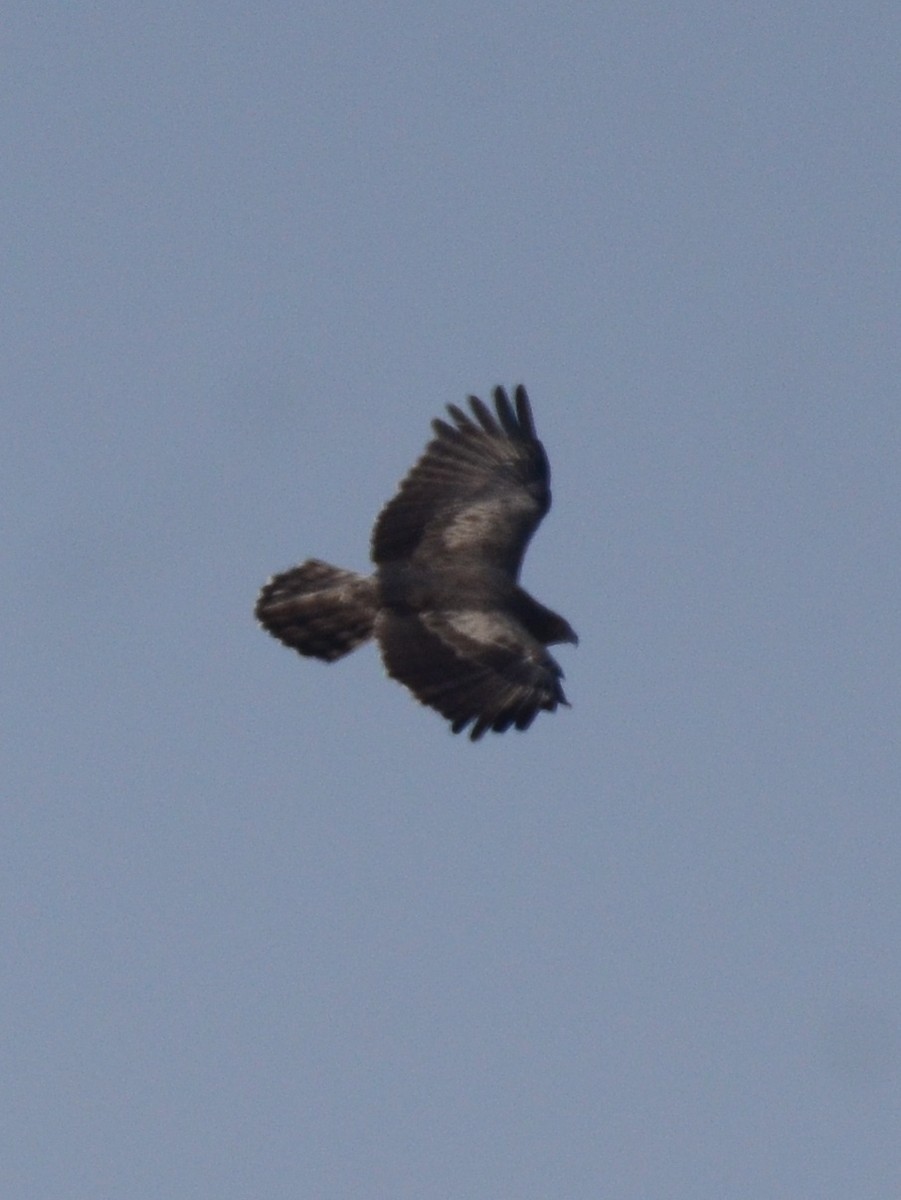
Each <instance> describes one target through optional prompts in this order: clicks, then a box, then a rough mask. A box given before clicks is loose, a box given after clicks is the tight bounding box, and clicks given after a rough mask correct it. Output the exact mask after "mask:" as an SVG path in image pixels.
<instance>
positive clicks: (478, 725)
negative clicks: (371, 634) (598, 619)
mask: <svg viewBox="0 0 901 1200" xmlns="http://www.w3.org/2000/svg"><path fill="white" fill-rule="evenodd" d="M378 637H379V643H380V645H381V650H382V658H383V661H384V663H385V668H386V670H387V671H388V674H389V675H391V676H392V677H393V678H394V679H397V680H399V681H400V682H401V683H403V684H404V685H405V686H406V687H408V688H409V689H410V691H411V692H412V693H413V695H414V696H416V698H417V699H418V700H419V701H421V702H422V703H423V704H427V705H429V706H430V707H432V708H435V709H437V710H438V712H440V713H441V714H442V716H444V717H446V718H447V719H448V720H449V721H450V722H451V725H452V727H453V731H454V733H459V732H460V731H461V730H463V729H465V728H466V727H467V726H470V725H471V726H472V728H471V731H470V735H469V736H470V738H471V739H472V740H473V741H476V740H477V739H478V738H480V737H481V736H482V734H483V733H484V732H485V731H486V730H488V729H492V730H494V731H495V732H496V733H502V732H503V731H504V730H506V729H509V728H510V726H511V725H514V726H515V727H516V728H517V729H526V728H528V726H529V725H531V723H532V721H533V720H534V719H535V717H536V715H537V714H538V713H539V712H541V711H545V712H553V711H554V709H556V707H557V705H558V704H567V705H568V703H569V702H568V701H567V699H566V697H565V695H564V694H563V688H562V685H561V680H562V678H563V672H562V671H561V669H560V667H559V665H558V664H557V663H556V662H555V660H554V659H553V658H552V657H551V655H550V654H548V652H547V651H546V650H545V648H544V647H543V646H542V645H541V644H540V643H539V642H537V641H536V640H535V639H534V638H532V637H531V636H530V635H529V634H528V633H526V631H525V630H523V629H522V627H521V626H520V625H519V623H518V622H517V621H515V620H514V619H513V618H511V617H509V616H508V615H507V614H506V613H504V612H502V611H499V612H484V611H480V610H479V611H460V612H424V613H417V614H409V615H403V616H401V615H398V614H394V613H390V612H388V613H383V614H382V615H381V616H380V618H379V629H378Z"/></svg>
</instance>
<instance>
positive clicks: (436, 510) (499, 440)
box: [255, 387, 577, 740]
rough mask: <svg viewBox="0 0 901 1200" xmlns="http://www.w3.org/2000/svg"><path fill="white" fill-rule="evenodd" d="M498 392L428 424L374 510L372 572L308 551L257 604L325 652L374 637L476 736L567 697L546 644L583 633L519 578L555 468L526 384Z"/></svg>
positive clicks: (266, 620) (285, 636) (390, 667)
mask: <svg viewBox="0 0 901 1200" xmlns="http://www.w3.org/2000/svg"><path fill="white" fill-rule="evenodd" d="M494 400H495V408H496V413H497V415H496V416H495V415H494V414H492V413H491V412H490V411H489V409H488V408H487V407H486V405H485V404H483V403H482V401H481V400H479V399H478V398H477V397H475V396H470V398H469V402H470V407H471V408H472V413H473V416H469V415H468V414H467V413H465V412H463V410H462V409H459V408H457V407H456V406H454V405H449V406H448V411H449V413H450V415H451V417H452V418H453V420H454V424H453V425H451V424H449V423H448V422H446V421H442V420H436V421H433V422H432V427H433V429H434V432H435V437H434V439H433V440H432V441H431V442H430V443H429V445H428V446H427V447H426V450H425V452H424V454H423V455H422V457H421V458H420V459H419V461H418V462H417V463H416V465H415V466H414V467H413V468H412V470H411V471H410V472H409V474H408V475H407V476H406V478H405V479H404V480H403V481H402V483H401V485H400V487H399V489H398V492H397V494H396V495H395V496H394V497H393V499H391V500H390V501H389V502H388V503H387V504H386V505H385V507H384V508H383V509H382V511H381V513H380V514H379V517H378V519H377V521H376V524H375V528H374V530H373V534H372V559H373V562H374V563H375V565H376V571H375V574H374V575H371V576H363V575H358V574H356V573H354V572H352V571H345V570H342V569H340V568H338V567H333V566H331V565H330V564H328V563H324V562H321V561H319V560H317V559H310V560H308V561H307V562H305V563H303V564H301V565H300V566H299V567H294V568H292V569H291V570H290V571H286V572H285V573H283V574H281V575H276V576H274V577H273V578H272V579H271V580H270V581H269V582H268V583H267V584H266V585H265V587H264V588H263V590H262V592H261V593H260V596H259V599H258V601H257V605H256V610H255V611H256V615H257V618H258V619H259V621H260V622H261V623H262V624H263V625H264V626H265V628H266V629H267V630H268V631H269V632H270V633H271V634H272V635H273V636H274V637H277V638H278V639H279V640H280V641H282V642H284V643H285V645H287V646H291V647H293V648H294V649H295V650H297V651H298V652H299V653H301V654H304V655H308V656H311V657H315V658H320V659H323V660H325V661H327V662H331V661H334V660H335V659H337V658H340V657H342V656H343V655H344V654H347V653H348V652H349V651H351V650H353V649H354V648H355V647H356V646H358V645H360V643H361V642H364V641H366V640H367V639H368V638H370V637H375V638H376V640H377V641H378V643H379V646H380V649H381V653H382V659H383V662H384V664H385V668H386V670H387V671H388V674H389V675H391V676H392V677H393V678H394V679H397V680H399V681H400V682H401V683H403V684H404V685H405V686H406V687H408V688H409V689H410V690H411V691H412V692H413V694H414V695H415V696H416V697H417V699H419V700H420V701H421V702H422V703H423V704H428V705H430V706H431V707H432V708H435V709H437V710H438V712H440V713H442V715H443V716H445V717H446V718H447V719H448V720H449V721H450V722H451V725H452V727H453V730H454V732H455V733H457V732H460V730H463V729H465V728H467V727H468V726H471V729H470V737H471V738H472V739H473V740H475V739H477V738H479V737H481V735H482V734H483V733H484V732H485V731H486V730H487V729H492V730H494V731H495V732H498V733H500V732H503V731H504V730H505V729H508V728H510V726H511V725H513V726H515V727H516V728H517V729H525V728H526V727H527V726H528V725H530V724H531V722H532V720H533V719H534V717H535V715H536V714H537V713H538V712H539V711H542V710H544V711H548V712H553V710H554V709H555V708H556V707H557V706H558V704H567V703H568V702H567V700H566V697H565V696H564V694H563V689H562V686H561V682H560V681H561V679H562V677H563V672H562V671H561V669H560V667H559V665H558V664H557V663H556V662H555V660H554V659H553V658H552V657H551V655H550V654H548V652H547V650H546V649H545V647H546V646H548V645H552V644H554V643H555V642H575V641H577V638H576V635H575V633H574V632H573V630H572V629H571V628H570V626H569V624H568V623H567V622H566V621H565V620H564V619H563V618H562V617H560V616H558V615H557V614H556V613H553V612H551V611H550V609H547V608H545V607H544V606H543V605H541V604H539V603H538V602H537V601H536V600H534V599H533V598H532V597H531V596H530V595H529V594H528V592H526V591H525V590H524V589H523V588H521V587H520V586H519V583H518V578H519V569H520V566H521V563H522V558H523V555H524V553H525V549H526V546H527V544H528V541H529V539H530V538H531V536H532V534H533V533H534V531H535V529H536V528H537V526H538V524H539V523H540V521H541V519H542V517H543V516H544V514H545V513H546V512H547V510H548V508H549V507H550V499H551V498H550V486H549V484H550V472H549V468H548V462H547V456H546V455H545V452H544V448H543V446H542V445H541V443H540V442H539V441H538V439H537V437H536V436H535V428H534V423H533V421H532V413H531V408H530V406H529V400H528V396H527V395H526V390H525V388H523V387H518V388H517V389H516V393H515V409H514V407H513V405H511V403H510V400H509V398H508V396H507V394H506V392H505V391H504V390H503V388H496V389H495V392H494ZM473 417H474V418H475V419H473Z"/></svg>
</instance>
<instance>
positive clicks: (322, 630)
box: [255, 558, 377, 662]
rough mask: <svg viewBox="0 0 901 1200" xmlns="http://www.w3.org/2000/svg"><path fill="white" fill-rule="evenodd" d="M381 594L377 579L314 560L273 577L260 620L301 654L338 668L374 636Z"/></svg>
mask: <svg viewBox="0 0 901 1200" xmlns="http://www.w3.org/2000/svg"><path fill="white" fill-rule="evenodd" d="M376 611H377V589H376V584H375V581H374V580H373V579H372V578H368V577H364V576H362V575H357V574H356V572H354V571H342V570H341V569H340V568H338V567H333V566H331V565H330V564H329V563H325V562H320V561H319V560H318V559H315V558H311V559H308V560H307V562H305V563H302V564H301V565H300V566H299V567H292V569H291V570H290V571H285V572H284V573H283V574H281V575H274V576H273V577H272V578H271V579H270V580H269V582H268V583H267V584H266V585H265V586H264V587H263V590H262V591H261V592H260V595H259V599H258V600H257V604H256V609H255V613H256V617H257V620H258V621H259V622H260V624H261V625H263V626H264V627H265V628H266V629H267V630H268V631H269V632H270V633H271V634H272V636H273V637H276V638H278V640H279V641H280V642H284V644H285V645H286V646H291V647H293V649H295V650H296V651H297V652H298V653H299V654H305V655H308V656H309V657H311V658H321V659H324V660H325V662H333V661H334V660H335V659H336V658H341V657H342V656H343V655H345V654H349V653H350V651H351V650H354V649H355V648H356V647H357V646H359V645H360V643H361V642H365V641H366V640H367V638H370V637H371V636H372V632H373V627H374V624H375V615H376Z"/></svg>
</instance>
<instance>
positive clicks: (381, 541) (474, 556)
mask: <svg viewBox="0 0 901 1200" xmlns="http://www.w3.org/2000/svg"><path fill="white" fill-rule="evenodd" d="M469 404H470V407H471V409H472V415H471V416H470V415H469V414H468V413H465V412H463V410H462V409H460V408H458V407H457V406H456V405H453V404H450V405H448V412H449V413H450V415H451V417H452V418H453V424H450V423H449V422H447V421H443V420H435V421H433V422H432V428H433V430H434V433H435V437H434V438H433V439H432V441H431V442H429V444H428V446H427V447H426V449H425V452H424V453H423V455H422V457H421V458H420V459H419V461H418V462H417V463H416V465H415V466H414V467H413V468H412V470H411V471H410V472H409V474H408V475H407V476H406V478H405V479H404V480H403V482H402V483H401V485H400V488H399V490H398V492H397V494H396V495H395V496H394V498H393V499H392V500H390V501H389V502H388V504H386V505H385V507H384V508H383V509H382V512H381V513H380V515H379V517H378V520H377V521H376V524H375V529H374V530H373V535H372V558H373V561H374V562H375V563H377V564H379V565H382V564H385V563H391V562H397V561H398V560H403V559H409V560H412V561H413V562H414V563H415V564H416V565H417V566H418V567H424V568H426V569H435V570H444V569H445V568H446V567H447V566H449V565H456V567H458V568H459V567H461V566H466V567H470V568H473V567H478V566H480V565H482V566H484V567H486V568H490V569H492V570H501V571H503V572H505V573H506V574H507V575H508V576H510V577H511V578H513V579H515V578H516V577H517V575H518V573H519V568H520V564H521V562H522V557H523V554H524V553H525V549H526V546H527V544H528V541H529V538H530V537H531V536H532V534H533V533H534V532H535V529H536V528H537V526H538V524H539V522H540V521H541V518H542V517H543V516H544V514H545V513H546V512H547V510H548V508H549V507H550V503H551V493H550V471H549V468H548V461H547V455H546V454H545V452H544V447H543V446H542V444H541V442H539V441H538V438H537V437H536V436H535V425H534V422H533V420H532V410H531V408H530V406H529V398H528V395H527V394H526V389H525V388H524V387H522V386H520V387H517V389H516V391H515V394H514V401H513V403H511V402H510V398H509V396H508V395H507V393H506V392H505V391H504V389H503V388H500V387H499V388H495V391H494V404H495V410H496V415H495V414H494V413H492V412H491V411H490V409H489V408H488V407H487V405H486V404H484V403H483V402H482V401H481V400H480V399H479V398H478V397H477V396H470V397H469Z"/></svg>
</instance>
